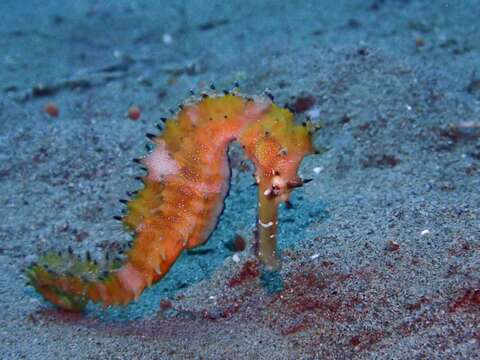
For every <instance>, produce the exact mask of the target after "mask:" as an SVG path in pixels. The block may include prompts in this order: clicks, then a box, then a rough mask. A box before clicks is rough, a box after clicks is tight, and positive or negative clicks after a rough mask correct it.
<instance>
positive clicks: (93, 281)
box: [26, 251, 149, 311]
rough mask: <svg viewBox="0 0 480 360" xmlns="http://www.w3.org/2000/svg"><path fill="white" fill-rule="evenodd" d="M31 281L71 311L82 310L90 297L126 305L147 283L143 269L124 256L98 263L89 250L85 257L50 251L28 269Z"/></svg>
mask: <svg viewBox="0 0 480 360" xmlns="http://www.w3.org/2000/svg"><path fill="white" fill-rule="evenodd" d="M26 273H27V276H28V278H29V281H30V284H31V285H32V286H33V287H34V288H35V289H36V290H37V291H38V292H39V293H40V294H41V295H42V296H43V297H44V298H45V299H47V300H48V301H50V302H52V303H53V304H55V305H57V306H59V307H61V308H63V309H66V310H69V311H82V310H83V309H84V307H85V306H86V304H87V303H88V301H89V300H91V301H93V302H95V303H99V302H101V303H103V305H104V306H105V307H108V306H110V305H126V304H128V303H130V302H131V301H132V300H134V299H137V298H138V297H139V296H140V294H141V293H142V291H143V290H144V289H145V287H146V286H147V285H149V284H147V281H146V279H145V277H144V276H143V274H142V272H141V271H139V270H137V269H136V268H135V267H134V266H133V265H132V264H131V263H130V262H128V261H126V262H124V261H123V260H121V259H118V258H117V259H113V260H109V259H107V260H105V261H102V262H100V263H99V262H97V261H96V260H92V259H91V258H90V256H89V255H88V253H87V256H86V259H81V258H80V257H78V256H75V255H74V254H73V252H70V251H69V254H68V255H67V256H63V255H62V254H59V253H55V252H49V253H46V254H45V255H43V256H42V257H40V259H39V261H38V262H37V263H34V264H32V265H31V266H30V267H29V268H28V269H27V272H26Z"/></svg>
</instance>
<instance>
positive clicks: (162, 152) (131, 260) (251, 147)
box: [27, 93, 313, 311]
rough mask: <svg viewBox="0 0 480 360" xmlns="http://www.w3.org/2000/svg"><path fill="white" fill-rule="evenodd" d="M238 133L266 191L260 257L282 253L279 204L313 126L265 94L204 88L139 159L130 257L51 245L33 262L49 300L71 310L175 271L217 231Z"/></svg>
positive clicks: (269, 260) (120, 298)
mask: <svg viewBox="0 0 480 360" xmlns="http://www.w3.org/2000/svg"><path fill="white" fill-rule="evenodd" d="M233 140H237V141H239V142H240V144H241V145H242V147H243V148H244V150H245V152H246V154H247V156H248V157H249V158H250V159H251V160H252V161H253V163H254V164H255V167H256V171H255V177H256V180H257V183H258V191H259V211H258V224H257V236H258V256H259V258H260V259H261V260H262V262H263V263H264V264H265V265H266V266H268V267H270V268H274V269H276V268H278V266H279V263H278V260H277V257H276V254H275V252H276V228H277V208H278V205H279V204H280V202H282V201H286V200H287V199H288V196H289V193H290V192H291V190H292V189H293V188H295V187H298V186H301V185H302V184H303V180H302V179H300V178H299V177H298V176H297V170H298V167H299V165H300V162H301V161H302V159H303V157H304V156H305V155H307V154H309V153H312V150H313V148H312V141H311V134H310V132H309V130H308V129H307V127H305V126H301V125H296V124H295V123H294V119H293V114H292V113H291V112H290V111H289V110H287V109H282V108H280V107H278V106H277V105H275V104H274V103H273V102H272V101H271V100H270V99H269V98H268V97H258V98H255V99H252V98H245V97H243V96H241V95H238V94H231V93H227V94H222V95H211V96H203V97H202V98H201V99H200V100H197V101H191V102H189V103H186V104H184V106H182V108H181V110H180V111H179V113H178V114H177V116H176V118H174V119H169V120H167V121H166V123H165V129H164V131H163V133H162V134H160V135H158V136H156V137H154V138H153V139H152V141H153V142H154V144H155V145H156V146H155V148H154V150H153V151H152V152H151V153H150V154H149V155H147V156H146V157H145V158H143V159H141V160H139V161H140V162H141V163H142V164H143V165H145V166H146V168H147V171H148V174H147V175H146V176H145V177H144V178H143V181H144V184H145V186H144V188H143V189H142V190H140V191H139V192H138V193H137V194H136V195H135V196H134V197H133V198H132V199H131V200H130V201H129V202H128V204H127V207H128V212H127V213H126V215H125V216H124V218H123V221H124V224H125V225H126V227H127V228H128V229H130V230H131V231H133V232H134V234H135V238H134V241H133V246H132V247H131V249H130V250H129V251H128V253H127V255H126V259H124V260H109V261H108V262H107V264H102V265H99V264H98V263H97V262H96V261H95V260H92V259H91V258H90V256H87V259H85V260H81V259H79V258H78V257H75V256H74V255H73V254H71V253H70V254H69V255H68V256H66V257H63V256H62V255H60V254H57V253H55V252H50V253H47V254H46V255H44V256H43V257H41V258H40V260H39V262H38V263H36V264H33V265H32V266H31V267H30V268H29V269H28V271H27V274H28V276H29V279H30V282H31V284H32V285H33V286H34V287H35V288H36V289H37V290H38V291H39V292H40V293H41V294H42V295H43V296H44V297H45V298H46V299H47V300H49V301H50V302H52V303H54V304H56V305H58V306H60V307H62V308H64V309H67V310H72V311H80V310H82V309H83V308H84V307H85V305H86V303H87V302H88V300H89V299H90V300H92V301H94V302H102V303H103V304H104V305H105V306H109V305H120V304H128V303H129V302H131V301H132V300H134V299H137V298H138V296H140V294H141V293H142V292H143V290H144V289H145V288H146V287H148V286H150V285H151V284H153V283H155V282H157V281H159V280H160V279H161V278H162V277H163V276H165V274H166V273H167V272H168V271H169V269H170V267H171V266H172V264H173V263H174V262H175V260H176V259H177V258H178V256H179V255H180V253H181V252H182V250H184V249H190V248H194V247H196V246H199V245H201V244H202V243H203V242H204V241H206V239H207V238H208V237H209V235H210V234H211V232H212V231H213V230H214V228H215V225H216V223H217V220H218V217H219V215H220V213H221V212H222V209H223V204H224V198H225V196H226V194H227V191H228V187H229V181H230V167H229V163H228V156H227V150H228V146H229V144H230V142H232V141H233Z"/></svg>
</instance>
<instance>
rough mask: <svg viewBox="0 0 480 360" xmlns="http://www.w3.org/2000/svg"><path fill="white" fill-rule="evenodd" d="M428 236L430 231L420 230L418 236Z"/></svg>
mask: <svg viewBox="0 0 480 360" xmlns="http://www.w3.org/2000/svg"><path fill="white" fill-rule="evenodd" d="M428 234H430V230H428V229H425V230H422V232H421V233H420V235H428Z"/></svg>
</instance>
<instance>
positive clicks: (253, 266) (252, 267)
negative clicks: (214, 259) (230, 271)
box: [228, 260, 260, 287]
mask: <svg viewBox="0 0 480 360" xmlns="http://www.w3.org/2000/svg"><path fill="white" fill-rule="evenodd" d="M259 275H260V264H259V263H258V261H255V260H248V261H246V262H245V264H243V266H242V268H241V269H240V271H239V272H238V273H237V274H236V275H234V276H233V277H232V278H231V279H230V280H229V281H228V286H230V287H234V286H238V285H241V284H242V283H244V282H245V281H248V280H251V279H254V278H256V277H258V276H259Z"/></svg>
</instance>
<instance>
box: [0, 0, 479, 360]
mask: <svg viewBox="0 0 480 360" xmlns="http://www.w3.org/2000/svg"><path fill="white" fill-rule="evenodd" d="M0 14H1V15H0V19H1V21H0V33H1V36H0V116H1V121H0V204H1V207H0V218H1V219H2V221H1V222H0V294H1V303H2V306H0V358H2V359H72V358H75V359H105V358H108V359H374V358H375V359H377V358H379V359H412V358H415V359H417V358H428V359H447V358H448V359H474V358H479V356H478V353H479V352H480V325H479V324H480V210H479V204H480V195H479V189H480V25H479V22H478V18H479V17H480V3H479V2H478V1H476V0H461V1H420V0H417V1H415V0H366V1H348V0H336V1H320V0H319V1H274V0H272V1H251V0H245V1H202V0H198V1H124V0H116V1H93V0H91V1H90V0H82V1H80V0H77V1H73V0H72V1H53V0H41V1H40V0H30V1H26V0H25V1H13V0H3V1H1V2H0ZM235 82H238V83H239V85H240V89H241V91H242V92H243V93H246V94H252V95H254V94H261V93H263V91H264V90H268V91H270V92H271V93H272V94H273V95H274V96H275V101H276V102H277V103H278V104H281V105H286V106H288V107H289V108H290V109H292V110H293V111H295V112H296V116H297V119H298V121H299V122H301V121H304V120H305V119H307V118H310V119H311V120H312V121H313V122H314V123H315V124H316V125H318V126H319V127H320V129H319V130H317V131H316V132H315V134H314V142H315V145H316V146H317V148H319V149H322V151H321V154H318V155H311V156H309V157H307V158H305V159H304V161H303V163H302V167H301V170H300V172H301V174H302V176H303V177H304V178H311V179H313V180H312V181H311V182H310V183H308V184H307V185H306V186H304V187H303V188H301V189H298V190H296V191H295V192H294V194H293V196H292V198H291V202H292V204H293V207H292V208H291V209H287V208H286V207H282V208H281V211H280V221H279V227H280V228H279V244H278V245H279V249H280V250H281V252H282V261H283V267H282V269H281V271H280V272H279V273H278V274H276V276H270V277H269V276H264V274H262V271H261V269H259V267H258V263H257V262H256V259H255V256H254V255H253V254H252V250H251V246H250V244H251V240H252V238H253V229H254V227H255V214H256V206H257V204H256V203H257V200H256V197H257V195H256V189H255V187H252V186H251V184H252V179H253V178H252V172H253V166H252V165H251V164H250V163H248V162H245V161H244V160H245V157H244V154H243V152H242V150H241V149H240V148H239V147H238V146H235V145H234V146H232V148H231V149H230V153H229V155H230V160H231V166H232V186H231V188H230V194H229V197H228V198H227V200H226V208H225V211H224V213H223V214H222V216H221V218H220V222H219V224H218V226H217V228H216V230H215V232H214V233H213V235H212V236H211V238H210V239H209V241H208V242H207V243H206V244H205V245H203V246H202V247H200V248H197V249H194V250H192V251H188V252H186V253H185V254H183V255H182V257H181V258H180V259H179V260H178V261H177V263H176V264H175V265H174V267H173V268H172V269H171V270H170V272H169V274H168V275H167V276H166V278H165V279H163V280H162V281H161V282H160V283H158V284H157V285H156V286H154V287H152V288H151V289H149V290H147V291H146V292H145V293H144V294H143V295H142V297H140V299H139V300H138V301H137V302H135V303H133V304H131V305H129V306H128V307H126V308H115V309H108V310H103V309H102V308H101V307H100V306H96V305H89V306H88V307H87V310H86V312H85V313H84V314H73V313H67V312H63V311H61V310H58V309H56V308H54V307H53V306H51V305H50V304H48V303H47V302H45V301H44V300H43V299H42V298H41V297H40V296H39V295H38V294H37V293H36V292H35V291H34V290H33V289H32V288H31V287H28V286H26V285H25V281H26V278H25V276H24V274H23V273H22V269H24V268H25V266H27V265H28V264H29V263H31V262H32V261H35V260H36V256H37V254H38V253H40V252H42V251H45V250H47V249H50V248H56V249H59V250H65V249H66V248H67V247H68V246H71V247H72V248H73V249H74V251H75V252H76V253H82V254H83V253H85V252H86V251H87V250H88V251H90V252H91V253H92V255H93V256H94V257H101V256H102V254H104V253H105V251H107V250H112V251H113V250H115V249H117V248H119V247H120V246H121V244H122V243H125V242H127V241H128V240H130V236H129V235H128V234H126V233H125V232H124V231H123V229H122V226H121V224H120V223H118V222H116V221H115V220H113V219H112V218H113V217H114V216H116V215H119V214H121V211H122V204H120V203H118V199H121V198H124V197H125V192H126V191H132V190H135V189H138V188H139V187H140V184H139V183H138V181H136V180H135V177H136V176H139V175H142V172H141V170H140V169H139V168H138V166H137V165H135V164H134V163H132V161H131V159H132V158H137V157H139V156H141V155H144V154H145V153H146V150H145V143H146V142H147V139H146V138H145V133H147V132H155V131H157V130H155V125H154V124H155V123H157V122H159V120H160V118H161V117H163V116H169V114H170V109H175V108H177V106H178V104H180V103H182V102H183V100H184V99H185V98H186V97H187V96H188V95H189V91H190V90H191V89H192V90H194V91H195V92H199V91H201V90H202V89H206V88H208V87H209V86H210V84H212V83H213V84H215V86H216V88H217V89H219V90H221V89H231V88H232V87H233V86H234V85H233V84H234V83H235ZM137 107H138V109H137ZM129 110H130V113H129ZM137 110H138V111H139V113H136V112H137ZM157 132H158V131H157ZM244 248H245V249H244Z"/></svg>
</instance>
